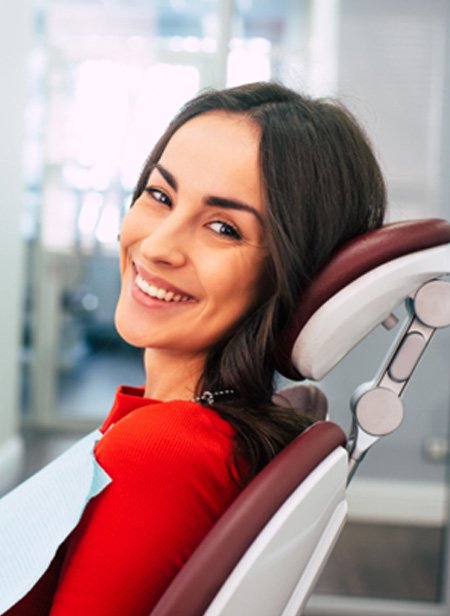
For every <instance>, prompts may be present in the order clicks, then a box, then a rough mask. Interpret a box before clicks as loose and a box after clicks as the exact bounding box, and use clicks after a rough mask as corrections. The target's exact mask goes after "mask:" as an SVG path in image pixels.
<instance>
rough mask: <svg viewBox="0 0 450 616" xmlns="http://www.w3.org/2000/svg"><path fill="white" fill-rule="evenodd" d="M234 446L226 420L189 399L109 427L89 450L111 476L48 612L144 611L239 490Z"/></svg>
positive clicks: (106, 615) (81, 529) (140, 614)
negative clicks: (234, 471) (233, 464)
mask: <svg viewBox="0 0 450 616" xmlns="http://www.w3.org/2000/svg"><path fill="white" fill-rule="evenodd" d="M232 444H233V432H232V430H231V428H230V426H229V425H228V424H227V423H226V422H224V421H223V420H222V419H221V418H220V417H219V416H218V415H216V413H214V412H213V411H212V410H210V409H206V408H203V407H201V406H199V405H197V404H193V403H190V402H174V403H165V404H156V405H152V406H144V407H142V408H139V409H137V410H136V411H133V412H132V413H130V414H129V415H127V416H126V417H124V418H123V419H121V420H120V421H119V422H117V423H116V424H115V425H113V426H112V427H111V428H110V429H109V430H108V431H107V433H106V434H105V436H104V437H103V439H102V440H101V441H100V442H99V443H98V445H97V449H96V456H97V459H98V461H99V462H100V464H101V465H102V467H103V468H104V469H105V470H106V471H107V472H108V474H109V475H110V476H111V477H112V479H113V481H112V483H111V484H110V485H109V486H108V487H107V488H106V489H105V490H104V491H103V492H102V493H101V494H100V495H99V496H98V497H96V498H95V499H94V500H93V501H91V503H90V504H89V506H88V508H87V509H86V512H85V514H84V516H83V518H82V520H81V522H80V525H79V526H78V527H77V529H76V530H75V532H74V534H73V535H72V536H71V538H70V539H69V545H68V553H67V556H66V559H65V563H64V567H63V572H62V575H61V579H60V582H59V585H58V589H57V591H56V593H55V598H54V603H53V607H52V610H51V616H72V615H73V616H75V614H76V615H77V616H78V615H79V614H95V615H96V616H111V614H127V616H144V615H145V616H147V615H148V613H149V612H150V610H151V609H152V607H153V606H154V605H155V603H156V602H157V600H158V599H159V597H160V596H161V594H162V592H163V591H164V590H165V588H166V587H167V585H168V584H169V582H170V581H171V580H172V578H173V577H174V576H175V574H176V573H177V571H178V570H179V569H180V568H181V566H182V565H183V563H184V562H185V561H186V560H187V558H188V557H189V556H190V554H191V553H192V551H193V550H194V549H195V547H196V546H197V545H198V543H199V542H200V541H201V539H202V538H203V537H204V536H205V534H206V533H207V532H208V530H209V529H210V528H211V527H212V525H213V524H214V522H215V521H216V520H217V519H218V517H219V516H220V515H221V514H222V513H223V511H224V510H225V509H226V507H227V506H228V505H229V504H230V503H231V501H232V500H233V499H234V498H235V497H236V495H237V493H238V488H237V486H236V484H235V483H234V482H233V480H232V478H231V475H230V468H231V462H230V461H231V449H232Z"/></svg>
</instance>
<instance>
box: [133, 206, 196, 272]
mask: <svg viewBox="0 0 450 616" xmlns="http://www.w3.org/2000/svg"><path fill="white" fill-rule="evenodd" d="M177 210H178V211H177ZM177 210H175V211H172V212H170V214H168V215H167V216H166V218H164V219H163V220H161V221H159V222H158V224H157V226H156V227H153V228H152V229H151V230H149V232H148V233H147V234H146V236H145V238H144V240H143V241H142V244H141V250H142V254H143V256H144V257H145V258H146V259H148V261H151V262H153V263H158V264H162V265H168V266H170V267H182V266H183V265H185V263H186V262H187V261H188V252H189V243H190V240H189V236H190V235H191V233H190V232H189V221H188V220H187V219H186V216H184V215H183V213H182V212H181V211H180V209H178V208H177Z"/></svg>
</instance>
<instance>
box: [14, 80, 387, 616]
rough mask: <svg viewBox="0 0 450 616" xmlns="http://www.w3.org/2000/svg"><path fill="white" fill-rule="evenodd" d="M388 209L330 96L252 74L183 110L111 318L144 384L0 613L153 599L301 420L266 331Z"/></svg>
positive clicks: (127, 240)
mask: <svg viewBox="0 0 450 616" xmlns="http://www.w3.org/2000/svg"><path fill="white" fill-rule="evenodd" d="M384 208H385V189H384V183H383V179H382V176H381V173H380V170H379V167H378V164H377V162H376V160H375V158H374V156H373V153H372V151H371V148H370V146H369V144H368V141H367V139H366V137H365V136H364V134H363V132H362V130H361V129H360V128H359V127H358V125H357V123H356V122H355V120H354V118H353V117H352V116H351V115H350V114H349V113H348V112H347V111H346V110H345V109H344V108H342V107H341V106H340V105H339V104H338V103H336V102H332V101H324V100H312V99H310V98H308V97H304V96H301V95H299V94H297V93H296V92H294V91H292V90H289V89H287V88H284V87H283V86H281V85H276V84H271V83H255V84H249V85H245V86H240V87H237V88H232V89H228V90H222V91H208V92H206V93H203V94H201V95H200V96H199V97H197V98H196V99H194V100H193V101H191V102H189V103H188V104H187V105H186V106H185V107H184V108H183V109H182V110H181V111H180V113H179V114H178V116H177V117H176V118H175V119H174V120H173V122H172V123H171V124H170V126H169V127H168V129H167V131H166V132H165V133H164V135H163V136H162V137H161V139H160V141H159V142H158V143H157V144H156V146H155V148H154V149H153V151H152V152H151V154H150V156H149V158H148V160H147V162H146V164H145V166H144V169H143V171H142V174H141V177H140V179H139V181H138V184H137V187H136V190H135V193H134V198H133V204H132V207H131V209H130V211H129V213H128V214H127V216H126V218H125V221H124V223H123V228H122V233H121V240H120V249H121V253H120V268H121V276H122V290H121V294H120V298H119V302H118V305H117V311H116V325H117V329H118V331H119V333H120V334H121V335H122V337H123V338H124V339H125V340H126V341H128V342H129V343H130V344H132V345H135V346H138V347H141V348H142V349H144V359H145V368H146V382H145V385H144V387H142V388H140V389H132V388H126V387H122V388H120V389H119V391H118V393H117V395H116V399H115V402H114V405H113V408H112V410H111V412H110V414H109V415H108V417H107V418H106V420H105V422H104V423H103V425H102V427H101V433H102V434H101V438H100V440H99V442H98V443H97V445H96V447H95V451H94V453H95V461H96V464H98V465H99V466H100V467H101V469H102V470H103V471H104V472H106V473H107V474H108V475H109V478H110V479H111V482H110V483H109V485H107V486H106V487H105V488H104V489H103V490H102V491H101V492H100V494H98V495H97V496H96V497H95V498H92V499H91V501H90V502H89V505H88V506H87V507H86V509H85V511H84V513H83V515H82V518H81V520H80V522H79V524H78V525H77V526H76V528H75V529H74V531H73V532H72V533H71V534H70V535H69V536H68V537H67V538H65V537H62V544H61V546H60V548H59V550H58V552H57V554H56V557H55V559H54V560H53V562H52V564H51V565H50V567H49V568H48V570H47V571H46V572H45V574H44V575H43V576H42V577H41V578H40V580H39V581H38V582H37V584H36V585H35V586H34V587H32V588H31V590H30V591H29V592H28V594H27V595H25V596H24V597H23V594H24V592H23V591H22V594H18V596H17V599H19V598H20V597H23V598H22V599H21V600H20V601H19V602H18V603H16V604H15V605H14V606H13V607H12V608H11V610H10V611H9V612H8V614H15V615H16V616H17V614H29V613H33V614H34V615H35V616H40V615H41V614H51V615H52V616H60V615H61V616H62V615H64V616H70V615H72V614H73V615H75V614H88V613H89V614H96V616H102V615H105V616H106V615H108V616H109V615H111V614H127V615H128V616H134V615H136V616H140V615H142V616H144V615H146V614H148V613H149V612H150V611H151V609H152V607H153V606H154V605H155V604H156V602H157V601H158V598H159V597H160V596H161V594H162V593H163V591H164V589H165V588H166V587H167V585H168V584H169V582H170V581H171V580H172V578H173V577H174V576H175V575H176V573H177V571H178V570H179V569H180V568H181V567H182V566H183V564H184V562H186V560H187V559H188V558H189V556H190V554H191V553H192V551H193V550H194V549H195V547H196V546H197V545H198V544H199V542H200V541H201V539H202V538H203V537H204V536H205V535H206V533H207V532H208V530H209V529H210V528H211V527H212V526H213V524H214V522H215V521H216V520H217V519H218V518H219V517H220V515H221V514H222V513H223V511H224V510H225V509H226V508H227V507H228V505H229V504H230V503H231V502H232V501H233V499H234V498H235V497H236V495H237V494H238V493H239V491H240V490H241V488H242V486H243V485H245V483H246V482H248V481H249V480H250V479H251V478H252V477H253V476H254V475H255V474H256V473H257V472H258V471H259V470H260V469H261V468H262V467H263V466H264V465H265V464H266V463H267V462H268V461H269V460H270V459H271V458H272V457H273V456H275V455H276V454H277V453H278V452H279V451H280V450H281V449H282V448H283V447H285V446H286V445H287V444H288V443H289V442H290V441H291V440H292V439H293V438H294V437H295V436H296V435H297V434H299V433H300V432H301V431H302V430H303V429H304V428H305V427H306V426H307V425H309V423H310V422H311V420H310V419H309V418H308V417H307V416H306V415H305V414H304V413H302V409H293V408H284V407H280V406H278V405H277V404H276V403H275V402H274V401H273V393H274V374H275V370H276V359H275V341H276V339H277V337H278V335H279V334H280V333H281V332H282V330H283V327H284V326H285V325H286V322H287V321H288V319H289V316H290V315H291V314H292V311H293V308H294V306H295V303H296V302H298V301H301V293H302V291H303V290H304V289H305V288H306V286H307V285H308V283H309V282H310V281H311V279H312V278H313V277H314V275H315V273H316V272H317V271H318V270H319V269H320V268H321V267H322V266H323V265H324V263H325V262H326V261H327V260H328V259H329V257H330V255H331V253H332V252H333V251H334V250H335V249H337V248H338V247H339V246H340V245H341V244H342V243H343V242H345V241H347V240H349V239H350V238H351V237H353V236H355V235H357V234H359V233H362V232H364V231H367V230H369V229H373V228H375V227H377V226H380V225H381V224H382V220H383V215H384ZM299 298H300V300H299ZM83 506H84V505H83ZM52 515H55V516H57V517H58V516H61V515H63V514H62V513H61V512H52ZM46 523H47V524H50V522H49V521H48V520H46ZM55 547H57V546H55ZM29 551H30V555H29V557H27V558H29V560H30V561H32V559H33V550H32V549H30V550H29ZM27 590H28V589H27Z"/></svg>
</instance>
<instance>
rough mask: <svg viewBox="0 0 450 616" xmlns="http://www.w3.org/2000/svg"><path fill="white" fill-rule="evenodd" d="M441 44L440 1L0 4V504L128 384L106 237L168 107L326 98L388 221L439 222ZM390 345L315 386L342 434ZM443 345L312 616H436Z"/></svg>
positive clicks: (448, 596)
mask: <svg viewBox="0 0 450 616" xmlns="http://www.w3.org/2000/svg"><path fill="white" fill-rule="evenodd" d="M449 32H450V1H449V0H427V1H426V2H424V1H423V0H264V1H259V2H257V1H256V0H197V1H196V2H188V1H187V0H164V1H163V0H15V2H13V3H12V2H11V3H6V2H4V3H2V4H1V6H0V51H1V53H0V77H1V92H2V95H1V98H0V159H1V171H0V234H1V244H0V250H1V259H0V268H1V270H0V271H1V274H2V294H1V297H2V302H1V304H0V341H1V344H0V379H1V381H0V386H1V391H2V403H1V406H0V491H5V490H7V489H8V488H10V487H11V486H12V485H14V483H16V482H17V481H19V480H20V479H22V478H23V477H25V476H27V475H28V474H30V473H31V472H33V471H34V470H35V469H36V468H38V467H40V466H41V465H42V464H43V463H45V462H46V461H48V460H50V459H51V458H52V457H54V456H55V455H57V454H58V453H59V452H60V451H62V450H63V449H65V448H66V447H67V446H68V445H70V443H71V442H73V440H74V439H76V438H78V437H79V435H80V434H83V433H85V432H86V431H87V430H90V429H92V428H93V427H95V426H96V425H98V423H99V422H100V421H101V419H102V417H104V416H105V414H106V413H107V412H108V410H109V406H110V404H111V402H112V399H113V395H114V391H115V388H116V387H117V386H118V385H119V384H121V383H127V384H130V385H133V384H134V385H138V384H141V383H142V382H143V379H144V373H143V370H142V367H141V354H140V352H139V351H136V350H133V349H130V348H129V347H127V346H125V344H124V343H122V342H121V341H120V339H119V338H118V336H117V334H116V332H115V330H114V326H113V313H114V306H115V301H116V298H117V294H118V289H119V276H118V260H117V257H118V253H117V234H118V231H119V228H120V222H121V219H122V217H123V214H124V213H125V212H126V210H127V208H128V206H129V203H130V194H131V192H132V189H133V185H134V182H135V181H136V179H137V176H138V174H139V171H140V169H141V166H142V164H143V161H144V159H145V157H146V156H147V154H148V153H149V151H150V149H151V147H152V145H153V144H154V142H155V141H156V139H157V138H158V136H159V135H160V134H161V132H162V131H163V130H164V128H165V126H166V124H167V123H168V121H169V120H170V118H171V117H172V116H173V115H174V113H175V112H176V111H177V110H178V109H179V107H180V106H181V105H182V104H183V103H184V102H185V101H186V100H187V99H189V98H191V97H192V96H193V95H194V94H196V93H197V92H198V91H199V90H200V89H202V88H204V87H207V86H217V87H223V86H228V85H236V84H239V83H244V82H248V81H256V80H266V79H277V80H281V81H282V82H284V83H285V84H286V85H288V86H291V87H293V88H294V89H297V90H299V91H302V92H307V93H309V94H312V95H314V96H322V95H323V96H335V97H338V98H340V99H341V100H342V101H343V102H344V103H345V104H346V105H347V106H348V107H349V108H350V109H351V110H352V111H353V112H354V113H355V114H356V115H357V117H358V118H359V119H360V121H361V123H362V124H363V126H365V128H366V130H367V132H368V133H369V135H370V136H371V139H372V141H373V144H374V147H375V149H376V152H377V154H378V157H379V160H380V162H381V165H382V168H383V170H384V172H385V175H386V179H387V183H388V189H389V203H390V212H389V218H390V219H391V220H398V219H403V218H418V217H434V216H439V217H444V218H449V219H450V206H449V195H450V173H449V169H450V124H449V118H450V37H449ZM398 316H401V314H399V315H398ZM391 335H392V334H389V333H387V332H384V331H375V332H373V333H372V334H371V335H370V336H369V338H368V339H367V340H366V341H365V342H364V343H363V344H361V345H359V347H357V349H356V350H355V351H354V352H353V353H352V354H351V355H350V356H349V357H348V358H347V359H346V360H345V361H344V362H342V364H341V365H340V366H339V368H338V369H337V370H335V371H334V372H333V374H332V375H330V376H329V377H327V378H326V379H325V381H324V382H323V383H322V384H321V386H322V388H323V389H324V390H325V392H326V393H327V395H328V398H329V400H330V409H331V416H332V418H333V419H335V420H336V421H338V422H339V423H341V425H342V426H343V427H344V428H348V427H349V423H350V422H349V417H350V414H349V412H348V400H349V397H350V395H351V393H352V392H353V390H354V389H355V387H356V386H357V385H358V384H359V383H362V382H365V381H367V380H369V379H370V378H371V377H372V376H373V375H374V373H375V371H376V368H377V367H378V365H379V364H380V363H381V360H382V357H383V354H384V352H385V350H386V349H387V348H388V346H389V339H390V336H391ZM449 343H450V337H449V333H448V332H441V333H440V335H439V336H436V339H435V340H434V341H433V343H432V348H431V349H430V351H429V352H428V354H427V357H426V358H425V359H424V360H423V363H422V364H421V366H420V370H419V371H418V374H417V376H416V378H415V380H414V383H412V384H411V386H410V388H409V391H408V393H407V394H406V397H405V406H406V409H407V413H406V418H405V421H404V425H403V426H402V428H401V429H400V431H399V432H398V433H396V434H395V435H393V436H391V437H389V438H386V439H385V440H384V441H383V443H380V444H379V446H378V447H375V448H374V449H373V450H372V451H371V452H370V453H369V455H368V457H367V459H366V460H365V463H364V464H363V465H362V467H361V468H360V471H359V473H358V476H357V477H356V478H355V480H354V482H353V485H352V486H351V488H350V491H349V500H350V517H349V524H348V525H347V528H346V530H345V531H344V534H343V536H342V538H341V540H340V541H339V543H338V545H337V548H336V550H335V553H334V555H333V557H332V559H331V561H330V563H329V565H328V566H327V567H326V569H325V571H324V574H323V576H322V578H321V580H320V582H319V585H318V589H317V592H316V594H315V595H314V597H313V598H312V600H311V603H310V606H309V608H308V614H316V615H319V614H320V615H322V616H326V615H330V616H331V615H333V614H340V615H342V616H344V615H345V616H349V615H351V614H354V615H355V616H356V615H358V616H364V615H366V616H370V615H372V614H373V615H377V614H386V615H388V616H391V615H396V614H398V615H400V614H403V615H405V616H414V615H422V616H433V615H436V616H438V615H442V616H444V615H447V616H448V614H450V577H449V573H448V559H449V556H450V548H449V542H448V507H447V492H448V478H447V474H448V462H449V428H448V423H449V422H448V418H449V411H450V379H449V368H450V362H449V349H450V344H449Z"/></svg>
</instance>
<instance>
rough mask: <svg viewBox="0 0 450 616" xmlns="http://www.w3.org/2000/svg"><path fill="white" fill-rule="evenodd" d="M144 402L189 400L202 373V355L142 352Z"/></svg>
mask: <svg viewBox="0 0 450 616" xmlns="http://www.w3.org/2000/svg"><path fill="white" fill-rule="evenodd" d="M144 362H145V374H146V382H145V391H144V396H145V397H146V398H153V399H155V400H191V399H192V398H193V397H194V396H195V395H196V394H195V391H196V387H197V383H198V382H199V380H200V377H201V375H202V372H203V368H204V363H205V357H204V355H192V356H185V355H182V354H180V353H172V352H170V351H162V350H159V349H145V354H144Z"/></svg>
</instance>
